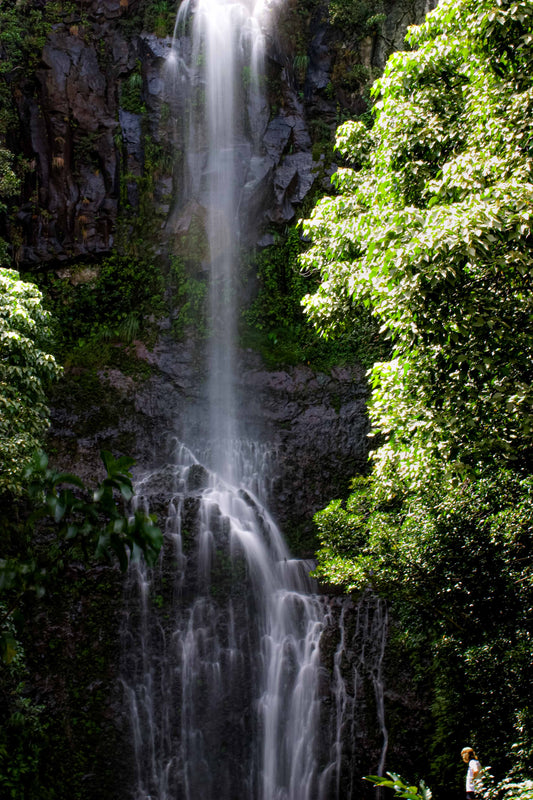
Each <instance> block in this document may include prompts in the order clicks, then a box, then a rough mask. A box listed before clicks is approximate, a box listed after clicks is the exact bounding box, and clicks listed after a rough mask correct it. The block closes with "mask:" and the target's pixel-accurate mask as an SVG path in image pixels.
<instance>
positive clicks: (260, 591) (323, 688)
mask: <svg viewBox="0 0 533 800" xmlns="http://www.w3.org/2000/svg"><path fill="white" fill-rule="evenodd" d="M169 483H172V484H173V487H172V491H171V500H170V503H169V507H168V516H167V521H166V537H165V540H166V543H165V551H164V554H163V558H162V560H161V562H160V565H159V567H158V568H157V569H155V570H151V574H149V571H148V570H146V569H145V568H143V567H141V566H138V567H137V568H136V569H135V570H134V572H133V573H132V575H131V579H130V586H129V592H130V600H129V604H128V608H129V612H128V615H127V619H126V621H125V625H124V633H123V636H124V642H123V652H124V653H125V656H124V664H123V674H124V687H125V691H126V695H127V698H128V706H129V713H130V719H131V728H132V735H133V743H134V749H135V763H136V769H137V776H136V786H135V793H134V795H133V797H134V798H135V800H148V798H150V799H151V800H193V799H197V798H205V800H211V798H213V799H214V798H218V799H219V800H237V798H241V800H329V799H330V798H341V797H342V798H351V797H355V796H356V793H355V787H354V785H353V768H354V763H356V757H357V752H356V751H357V746H358V745H357V740H358V736H359V731H358V721H357V711H358V704H359V703H361V704H362V703H364V698H363V696H362V694H363V688H364V683H365V681H368V680H370V681H371V682H372V683H373V688H374V692H375V698H376V705H377V708H378V712H379V708H380V703H381V704H382V697H383V687H382V684H381V660H382V658H383V649H384V641H385V631H386V616H385V614H384V611H383V608H382V606H381V604H380V603H379V601H377V600H375V599H372V600H369V599H366V600H364V601H362V602H361V603H360V604H359V605H358V606H355V605H354V604H353V603H351V602H350V601H348V600H345V599H341V598H338V599H335V600H332V599H330V598H328V597H327V596H324V595H319V594H317V593H316V586H315V585H314V583H313V581H312V579H310V578H309V577H308V573H309V570H310V568H311V565H310V564H309V563H308V562H303V561H299V560H294V559H291V558H290V555H289V553H288V551H287V548H286V546H285V544H284V542H283V539H282V537H281V535H280V532H279V530H278V529H277V527H276V525H275V524H274V522H273V521H272V519H271V518H270V516H269V514H268V512H267V511H266V510H265V508H264V506H262V505H261V503H260V502H259V500H258V499H257V498H256V497H255V496H254V495H253V494H252V493H251V492H249V491H247V490H246V489H245V488H243V487H242V486H241V487H240V488H236V487H235V486H230V485H228V484H226V483H225V482H224V481H222V480H221V479H220V478H218V477H217V475H216V474H214V473H212V472H209V471H208V470H207V469H206V468H204V467H203V466H202V465H201V464H199V463H198V462H197V461H196V459H195V458H194V456H193V454H192V453H191V452H190V451H188V450H187V449H186V448H181V465H179V466H176V467H172V468H171V467H166V468H165V469H164V470H163V471H160V472H155V473H153V474H150V475H147V476H146V477H145V478H144V479H143V480H142V481H140V484H139V488H138V491H139V497H140V499H141V501H144V502H147V501H148V500H149V499H150V498H152V499H156V502H157V495H158V494H159V493H161V491H162V488H161V487H163V486H164V490H163V491H164V492H167V491H169V488H170V487H169ZM325 640H329V646H330V649H331V650H332V652H331V655H330V657H329V661H330V662H331V663H330V666H329V668H326V666H324V664H323V663H322V657H323V655H324V654H323V653H322V650H323V647H322V645H323V641H325ZM332 641H333V642H335V644H334V645H333V646H331V642H332ZM383 733H385V728H384V725H383ZM384 741H385V740H384ZM383 752H384V750H383Z"/></svg>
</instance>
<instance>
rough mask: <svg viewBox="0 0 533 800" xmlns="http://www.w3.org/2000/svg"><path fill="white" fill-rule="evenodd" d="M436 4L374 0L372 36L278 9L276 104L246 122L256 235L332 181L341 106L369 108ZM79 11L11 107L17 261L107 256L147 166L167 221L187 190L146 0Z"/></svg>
mask: <svg viewBox="0 0 533 800" xmlns="http://www.w3.org/2000/svg"><path fill="white" fill-rule="evenodd" d="M435 4H436V3H435V0H388V2H387V3H385V4H384V5H383V4H382V3H376V9H378V10H379V8H381V7H382V6H383V7H384V9H385V15H384V20H385V21H384V22H383V23H382V27H381V28H380V29H377V28H376V30H375V31H373V32H372V33H371V34H368V33H365V31H364V29H362V28H360V29H358V28H354V30H353V31H351V32H350V30H346V28H345V27H339V26H338V25H337V26H336V25H335V24H334V23H332V22H331V20H330V19H329V15H328V6H329V3H328V2H322V3H319V4H317V5H316V6H315V7H314V11H313V12H312V13H311V12H310V16H309V17H308V18H304V17H303V16H302V15H301V14H299V13H297V12H296V10H295V8H294V6H293V5H292V4H290V3H289V4H287V5H286V6H285V5H282V6H281V7H280V8H281V11H279V15H278V20H277V24H276V26H275V29H274V32H273V33H272V35H271V37H270V40H269V48H268V86H269V91H268V94H269V101H270V108H269V107H268V106H266V105H265V107H264V108H262V109H257V108H255V109H253V114H251V115H250V118H253V120H254V123H253V125H254V127H255V130H254V131H253V132H252V133H253V137H254V139H255V140H256V142H259V147H258V150H257V154H256V156H255V157H254V158H253V159H252V162H251V166H250V169H249V170H248V174H247V176H246V179H245V181H244V183H243V185H244V188H243V194H242V203H241V207H242V209H243V216H245V217H247V218H248V219H247V220H246V222H247V223H249V222H250V221H251V220H253V222H254V224H253V226H252V230H253V235H254V236H255V237H256V238H260V237H261V235H262V234H263V233H264V230H265V228H266V227H267V226H268V225H284V224H285V223H287V222H290V221H291V220H293V219H294V217H295V214H296V210H297V208H298V206H299V204H301V202H302V201H303V200H304V198H305V197H306V196H307V195H308V194H309V192H310V191H311V190H312V188H313V186H317V185H318V186H328V185H329V176H330V174H331V172H332V170H333V166H332V165H331V163H330V161H331V137H332V133H333V131H334V129H335V127H336V125H337V124H338V122H339V121H340V118H341V116H342V109H343V108H344V109H347V111H348V113H351V114H354V113H355V114H357V113H361V112H362V111H364V110H365V108H366V104H365V100H364V99H363V95H364V91H365V87H367V85H368V83H369V82H371V81H372V79H373V77H374V76H375V74H377V71H379V69H381V68H382V67H383V65H384V63H385V59H386V57H387V56H388V55H389V53H390V52H391V51H392V50H393V49H396V48H398V47H399V46H401V43H402V41H403V36H404V33H405V29H406V27H407V25H409V24H412V23H414V22H416V21H419V20H420V19H421V18H422V17H423V14H424V13H426V12H427V11H428V10H429V9H430V8H431V7H432V6H434V5H435ZM79 5H80V8H81V10H80V11H74V12H72V11H70V12H68V11H67V12H65V16H64V18H63V20H62V21H61V22H59V23H56V24H54V25H53V27H52V30H51V32H50V33H49V35H48V37H47V39H46V43H45V45H44V49H43V52H42V57H41V62H40V65H39V67H38V69H37V71H36V74H35V79H36V80H35V86H36V88H35V91H34V92H33V93H27V94H21V95H20V97H19V98H18V101H17V102H18V106H19V113H20V116H21V120H22V130H23V135H24V141H23V142H21V152H23V153H24V154H25V155H26V157H27V158H28V159H29V160H30V163H31V164H32V165H33V166H34V181H33V185H31V181H28V182H27V185H26V197H24V198H23V199H22V202H21V203H20V205H19V208H18V211H17V213H16V215H15V225H14V230H13V231H12V238H13V239H16V240H19V241H20V242H21V244H20V246H19V247H18V251H17V253H16V257H17V261H18V263H19V264H20V265H22V266H25V265H26V266H27V265H36V264H46V263H48V264H50V265H51V266H54V265H56V264H57V263H58V262H65V261H72V260H76V259H80V258H91V259H95V258H98V257H99V256H100V255H102V254H105V253H109V252H110V251H111V250H112V248H113V246H114V243H115V235H116V226H117V219H118V216H119V214H121V213H123V212H124V210H125V208H126V207H128V208H129V210H130V211H131V210H133V211H134V210H135V209H136V208H137V207H138V206H139V202H140V198H139V181H138V179H139V178H140V177H141V176H143V175H145V176H146V174H147V171H151V172H152V177H153V178H154V179H155V184H156V185H155V189H154V192H153V194H154V199H155V212H156V213H157V214H158V215H159V216H160V217H161V222H162V223H165V221H166V220H167V219H169V218H170V215H171V214H172V204H171V202H170V198H171V197H172V196H176V194H177V192H178V191H179V183H180V180H181V171H180V168H179V165H178V164H177V162H175V161H174V162H173V160H172V158H171V154H172V153H174V154H176V153H179V152H180V151H181V150H182V149H183V148H182V146H181V145H182V142H181V141H180V131H179V128H180V126H179V124H177V123H178V121H179V120H178V119H177V118H176V114H178V115H179V113H180V108H182V105H183V104H182V102H181V100H180V97H179V92H180V89H179V86H176V84H170V83H169V82H168V81H166V80H165V62H166V58H167V56H168V53H169V50H170V45H171V40H170V39H168V38H167V39H164V38H163V39H161V38H158V37H157V36H156V35H155V34H153V33H150V32H147V31H143V30H142V29H141V27H140V26H141V25H142V19H143V17H142V13H141V11H142V9H143V7H145V6H148V5H149V2H148V0H129V2H128V0H105V1H104V0H102V1H101V2H98V1H97V0H93V1H92V2H89V1H86V2H83V3H81V4H79ZM378 7H379V8H378ZM135 24H136V25H137V29H136V28H135ZM183 48H185V49H186V48H187V42H186V41H185V42H184V43H183ZM347 54H349V57H348V55H347ZM347 76H348V77H347ZM169 110H170V111H171V112H173V114H174V115H172V113H171V116H170V117H169ZM154 145H155V146H156V147H159V148H163V149H164V150H165V151H166V152H167V153H168V154H169V158H167V159H166V162H165V163H159V164H158V165H157V166H155V167H154V164H153V163H148V162H150V159H149V158H147V149H150V148H152V149H153V147H154ZM326 150H327V151H328V152H329V154H330V155H329V157H326V156H325V154H324V153H325V151H326ZM178 160H179V159H178ZM154 173H155V174H154ZM160 227H161V229H162V236H163V238H164V237H165V235H168V234H169V233H171V232H172V226H170V228H169V227H168V226H165V225H164V224H163V225H162V226H160ZM245 227H248V228H249V227H250V226H249V224H247V225H246V226H245ZM165 232H166V233H165ZM15 233H16V235H15Z"/></svg>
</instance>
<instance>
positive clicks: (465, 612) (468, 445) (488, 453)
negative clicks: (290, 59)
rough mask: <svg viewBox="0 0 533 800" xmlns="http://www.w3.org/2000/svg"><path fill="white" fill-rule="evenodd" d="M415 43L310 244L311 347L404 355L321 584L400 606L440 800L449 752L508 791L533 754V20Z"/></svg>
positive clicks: (444, 12)
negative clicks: (383, 336) (368, 322)
mask: <svg viewBox="0 0 533 800" xmlns="http://www.w3.org/2000/svg"><path fill="white" fill-rule="evenodd" d="M408 42H409V44H410V45H411V47H412V50H411V51H408V52H403V53H397V54H395V55H394V56H392V57H391V59H390V60H389V62H388V64H387V67H386V69H385V72H384V75H383V77H382V78H381V80H379V81H378V82H377V83H376V84H375V87H374V90H373V92H374V97H375V100H376V104H375V124H374V126H373V128H372V129H371V130H367V129H366V128H365V127H364V126H363V125H362V124H360V123H356V122H349V123H346V124H345V125H343V126H341V128H340V129H339V131H338V139H337V142H338V147H339V149H340V150H341V152H342V153H343V154H344V156H345V157H346V159H347V161H348V163H349V165H350V166H346V167H343V168H341V169H340V170H339V171H338V173H337V175H336V176H335V184H336V187H337V190H338V193H337V195H336V196H334V197H331V198H329V197H328V198H324V199H323V200H322V201H320V202H319V203H318V205H317V206H316V208H315V210H314V212H313V214H312V216H311V218H310V219H309V220H307V221H306V222H305V223H304V232H305V234H306V235H308V236H311V237H312V239H313V245H312V247H311V248H310V249H309V250H308V252H306V253H305V254H304V255H303V257H302V264H303V266H304V267H305V268H306V269H307V270H309V269H313V268H314V269H318V270H319V271H320V273H321V276H322V283H321V286H320V288H319V290H318V291H317V292H316V293H315V294H314V295H312V296H311V295H310V296H307V297H306V298H305V306H306V308H307V312H308V314H309V315H310V317H311V319H313V321H314V322H315V324H316V326H317V327H318V328H319V329H320V330H321V331H322V333H324V334H325V335H328V334H329V332H330V331H332V330H334V329H335V328H336V327H337V326H338V324H339V320H342V321H343V324H344V321H345V320H346V319H350V318H352V317H353V316H354V315H355V314H356V312H357V308H358V306H359V304H363V305H365V306H366V307H367V308H369V309H371V310H372V313H373V314H374V315H375V316H376V318H377V319H378V320H379V322H380V324H381V326H382V330H383V331H387V333H388V335H389V337H390V339H391V343H392V347H393V354H392V358H391V359H390V360H388V361H384V362H380V363H377V364H375V365H374V368H373V370H372V371H371V375H370V379H371V383H372V388H373V392H372V400H371V404H370V416H371V419H372V422H373V435H374V436H375V437H377V438H376V440H375V441H376V447H375V449H374V452H373V453H372V454H371V455H372V464H373V471H372V473H371V475H370V476H369V477H368V478H358V479H356V481H355V482H354V492H353V494H352V496H351V497H350V498H349V499H348V500H347V501H346V503H342V502H341V501H340V500H337V501H334V502H333V503H332V504H330V506H329V507H328V508H327V509H326V510H325V511H323V512H321V513H320V514H319V515H318V516H317V525H318V528H319V533H320V538H321V541H322V549H321V551H320V552H319V554H318V558H319V561H318V570H317V571H318V574H319V576H321V577H322V578H323V579H325V580H326V581H329V582H330V583H336V584H340V585H342V586H344V587H348V588H349V589H350V590H352V591H361V590H363V589H364V588H366V587H368V586H369V585H370V586H372V587H373V588H374V589H375V590H377V591H378V592H380V593H381V594H382V595H384V596H386V597H387V598H388V599H389V600H390V602H391V605H392V606H393V610H394V616H395V619H396V621H397V627H396V629H395V633H394V636H395V646H396V647H397V648H398V649H399V651H400V652H401V653H403V654H404V655H405V654H408V655H409V658H410V660H411V663H412V664H413V670H414V674H415V681H416V685H417V686H418V687H419V688H420V691H421V692H422V694H423V696H424V697H426V699H427V703H428V706H429V708H428V711H427V716H426V717H425V718H423V719H421V720H420V721H419V729H420V730H421V731H422V734H421V744H422V740H423V749H424V752H423V753H422V752H420V759H421V763H420V762H419V763H418V765H411V766H412V767H413V769H415V768H416V767H419V768H420V770H421V774H424V775H426V776H427V777H428V778H430V779H431V783H432V785H433V786H434V787H435V793H436V794H437V793H438V791H440V789H439V788H438V787H439V785H440V786H446V787H447V789H446V791H445V794H446V795H448V796H449V793H450V787H453V786H456V787H457V789H458V787H459V785H460V784H459V780H460V779H461V780H462V778H460V776H459V774H458V773H457V772H456V769H455V767H454V766H453V765H450V763H451V759H450V753H454V752H455V751H456V750H457V743H458V742H461V741H465V740H466V738H467V737H468V741H470V742H473V743H474V744H477V745H478V746H479V749H480V750H481V751H482V753H483V758H484V760H485V759H490V763H492V765H493V766H494V768H495V769H496V770H500V771H501V770H504V769H507V768H508V767H509V764H510V761H509V758H508V753H509V750H510V748H511V745H512V743H513V741H514V737H515V735H516V732H517V730H518V727H520V726H521V731H522V735H523V737H524V741H525V742H526V743H527V747H529V748H530V746H531V743H532V742H533V725H532V719H531V712H530V710H529V705H528V700H527V698H528V697H530V696H531V692H532V689H533V674H532V670H531V657H530V650H531V648H530V627H531V608H532V607H533V573H532V562H531V531H532V529H533V505H532V483H531V478H530V477H529V476H528V473H529V470H530V465H531V455H532V445H533V437H532V420H533V415H532V413H531V400H532V388H531V378H532V365H533V359H532V356H533V328H532V326H531V317H532V311H533V293H532V289H533V285H532V284H533V259H532V252H533V251H532V244H533V236H532V232H531V226H532V222H533V203H532V200H533V161H532V156H533V70H532V66H533V6H532V5H531V3H530V2H525V0H517V1H516V2H513V1H512V0H442V2H441V3H440V5H439V7H438V8H437V9H436V10H435V11H434V12H433V13H432V14H430V15H429V16H428V17H427V19H426V22H425V23H424V24H423V25H422V26H420V27H418V28H413V29H411V30H410V32H409V35H408ZM519 720H520V725H519ZM428 753H431V758H430V759H429V761H428V759H427V754H428ZM422 770H425V772H424V771H422ZM428 771H429V774H427V772H428ZM452 791H453V790H452Z"/></svg>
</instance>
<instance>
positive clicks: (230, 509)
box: [123, 0, 380, 800]
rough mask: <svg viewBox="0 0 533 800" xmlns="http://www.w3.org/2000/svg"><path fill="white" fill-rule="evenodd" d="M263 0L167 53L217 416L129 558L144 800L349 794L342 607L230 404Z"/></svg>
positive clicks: (210, 4)
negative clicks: (292, 534) (180, 100)
mask: <svg viewBox="0 0 533 800" xmlns="http://www.w3.org/2000/svg"><path fill="white" fill-rule="evenodd" d="M267 16H268V15H267V11H266V9H265V6H264V5H263V3H261V2H259V1H257V2H256V1H255V0H241V2H235V1H233V2H231V0H195V1H194V0H186V1H185V2H184V3H182V5H181V7H180V10H179V13H178V18H177V22H176V32H175V38H174V42H173V45H172V50H171V53H170V56H169V59H168V69H169V72H170V73H171V75H172V78H173V80H174V81H176V82H180V83H181V84H185V85H186V89H187V96H188V106H189V107H188V114H187V126H188V132H187V134H186V135H185V137H184V140H185V142H186V153H185V159H184V161H185V171H184V175H183V187H184V190H183V192H182V195H181V197H180V198H179V202H178V213H179V209H180V208H181V209H183V208H185V207H186V205H187V204H191V203H193V204H194V206H195V208H197V209H201V210H202V215H203V219H204V220H205V233H206V238H207V243H208V250H209V257H208V262H209V270H210V282H209V285H210V289H209V318H210V337H209V342H210V343H209V348H208V354H207V361H208V373H209V382H208V383H209V385H208V396H209V415H208V420H206V424H205V428H206V430H205V431H203V432H202V436H201V437H200V438H201V439H202V442H200V441H195V442H193V443H192V447H194V449H195V451H196V455H195V453H194V452H193V449H189V448H188V447H186V446H185V445H183V444H181V443H180V444H178V446H177V448H176V456H175V461H174V463H173V464H172V465H167V466H166V467H163V468H161V469H159V470H158V471H155V472H152V473H150V474H147V475H146V476H145V477H144V478H143V479H142V480H140V481H139V485H138V487H137V491H138V497H139V498H140V499H139V502H142V503H145V504H146V505H147V506H148V505H149V506H150V510H157V511H159V512H160V516H162V517H163V518H165V519H166V529H165V534H166V535H165V545H164V552H163V554H162V558H161V560H160V564H159V567H158V568H157V569H154V570H152V571H148V570H146V569H144V568H142V567H138V568H136V569H135V570H134V571H133V572H132V579H131V582H130V587H129V592H130V597H129V602H128V619H127V622H126V624H125V625H124V630H123V652H124V666H123V675H124V680H123V682H124V687H125V691H126V695H127V698H128V704H129V710H130V719H131V728H132V736H133V745H134V750H135V764H136V770H137V774H136V780H135V788H134V791H133V794H132V798H134V800H214V799H215V798H216V799H217V800H332V799H333V798H340V797H341V796H342V797H344V798H346V800H349V798H350V797H352V789H350V790H349V793H348V792H345V791H344V788H343V789H342V790H341V782H340V781H341V778H340V775H341V773H342V771H343V769H344V768H345V763H346V747H345V745H343V744H342V742H341V739H342V736H343V735H344V732H345V729H346V726H347V724H348V723H347V716H348V715H349V714H352V713H353V712H354V703H355V700H353V698H354V697H355V695H354V692H353V691H352V690H345V689H344V688H343V687H344V686H345V681H346V675H345V674H344V673H345V672H346V669H348V672H350V671H353V669H354V667H353V666H350V659H348V660H347V659H346V657H345V656H344V655H343V654H345V653H346V652H347V650H348V644H347V642H346V641H345V639H346V637H345V634H344V633H342V635H341V637H340V639H339V643H338V645H337V656H336V657H335V658H336V661H335V664H334V667H333V676H332V679H331V678H330V676H329V675H328V671H327V670H326V669H325V668H324V667H323V666H321V647H322V645H321V640H322V637H323V635H324V631H325V630H326V629H328V626H329V627H331V626H332V625H333V624H334V625H335V626H336V627H337V629H338V630H341V629H342V630H344V627H343V623H344V619H340V620H339V618H338V615H337V617H335V615H332V613H331V609H330V606H329V605H328V602H329V601H328V600H327V598H325V597H324V596H320V595H318V594H317V593H316V587H315V586H314V584H313V581H312V580H311V579H310V578H309V577H308V573H309V569H310V565H308V564H305V563H304V562H300V561H297V560H293V559H292V558H291V557H290V554H289V552H288V551H287V548H286V545H285V543H284V541H283V538H282V536H281V534H280V532H279V530H278V528H277V527H276V525H275V523H274V521H273V520H272V518H271V517H270V515H269V513H268V511H267V510H266V507H265V502H266V501H267V500H268V496H267V495H268V491H267V489H268V471H267V470H265V464H268V462H269V460H272V458H269V455H268V451H267V448H265V447H264V446H261V445H259V444H257V443H255V444H254V443H246V442H244V441H243V439H242V432H241V430H240V426H239V424H238V419H237V413H236V408H237V397H236V390H235V383H236V381H235V374H236V362H235V353H236V319H237V313H236V308H235V304H236V299H235V298H236V287H235V283H236V274H235V273H236V268H237V261H238V252H239V243H240V231H239V222H238V220H239V217H240V214H239V206H240V203H241V193H242V187H243V186H244V185H245V182H246V177H247V173H248V171H249V170H250V168H251V164H252V161H253V159H254V157H255V156H256V153H257V148H258V146H259V141H258V130H259V128H260V126H258V124H257V119H256V116H254V115H257V114H260V113H261V109H263V108H264V107H265V102H264V98H263V97H262V89H261V84H262V64H263V48H264V30H265V25H266V22H267ZM205 441H207V442H208V446H207V448H206V457H205V459H204V457H203V456H202V457H201V459H200V456H199V455H198V454H199V453H200V448H201V447H203V446H204V442H205ZM200 460H201V461H202V462H203V463H200ZM206 464H208V466H206ZM334 617H335V619H334ZM350 641H351V640H350ZM341 661H344V673H343V671H342V670H341V668H340V662H341ZM378 662H379V659H378ZM346 664H348V667H346ZM379 678H380V675H379V674H378V675H377V678H376V680H377V681H378V682H379ZM376 687H377V684H376ZM376 690H377V688H376ZM343 692H344V694H343ZM349 694H350V697H351V698H352V700H350V702H348V700H347V697H348V695H349ZM356 694H357V693H356ZM325 700H326V701H327V702H324V701H325ZM352 738H353V737H352ZM343 748H344V750H343ZM348 749H349V748H348ZM341 791H342V792H344V794H342V795H341Z"/></svg>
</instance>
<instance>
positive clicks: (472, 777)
mask: <svg viewBox="0 0 533 800" xmlns="http://www.w3.org/2000/svg"><path fill="white" fill-rule="evenodd" d="M461 758H462V759H463V761H464V762H465V764H468V771H467V773H466V800H476V778H477V776H478V775H481V764H480V763H479V761H478V760H477V756H476V754H475V753H474V751H473V750H472V748H471V747H463V749H462V750H461Z"/></svg>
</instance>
